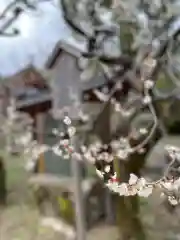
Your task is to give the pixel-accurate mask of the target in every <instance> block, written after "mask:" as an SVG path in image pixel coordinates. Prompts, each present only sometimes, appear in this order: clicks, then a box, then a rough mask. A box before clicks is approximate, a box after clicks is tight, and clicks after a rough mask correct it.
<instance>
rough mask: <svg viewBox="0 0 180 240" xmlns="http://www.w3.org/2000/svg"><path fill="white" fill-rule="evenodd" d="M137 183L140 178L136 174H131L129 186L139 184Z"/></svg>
mask: <svg viewBox="0 0 180 240" xmlns="http://www.w3.org/2000/svg"><path fill="white" fill-rule="evenodd" d="M137 181H138V177H137V176H136V175H135V174H133V173H131V174H130V178H129V184H130V185H134V184H136V183H137Z"/></svg>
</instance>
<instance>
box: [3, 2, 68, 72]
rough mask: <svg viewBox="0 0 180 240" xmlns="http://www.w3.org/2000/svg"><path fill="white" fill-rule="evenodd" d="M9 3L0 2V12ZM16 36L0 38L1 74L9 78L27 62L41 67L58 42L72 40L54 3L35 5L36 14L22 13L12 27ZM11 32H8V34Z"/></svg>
mask: <svg viewBox="0 0 180 240" xmlns="http://www.w3.org/2000/svg"><path fill="white" fill-rule="evenodd" d="M9 1H11V0H0V12H1V11H3V9H4V7H5V6H6V5H7V4H8V2H9ZM12 27H16V28H18V29H19V30H20V31H21V34H20V35H19V36H18V37H9V38H7V37H0V75H2V76H10V75H13V74H14V73H16V72H18V71H20V70H21V69H23V68H25V67H26V66H27V65H28V64H29V63H33V64H35V65H36V66H37V67H38V68H42V67H43V66H44V63H45V62H46V60H47V58H48V56H49V55H50V54H51V52H52V50H53V48H54V46H55V44H56V43H57V42H58V41H59V40H60V39H62V40H63V39H64V40H67V39H72V37H71V31H70V29H68V27H67V25H66V24H65V22H64V20H63V18H62V16H61V11H60V9H59V8H58V5H57V3H54V4H52V3H49V2H45V3H41V4H38V11H37V12H35V13H34V12H32V11H31V12H30V11H25V12H24V13H23V14H22V15H21V16H20V17H19V19H18V20H17V21H16V22H15V23H14V24H13V26H12ZM10 30H11V29H8V31H10Z"/></svg>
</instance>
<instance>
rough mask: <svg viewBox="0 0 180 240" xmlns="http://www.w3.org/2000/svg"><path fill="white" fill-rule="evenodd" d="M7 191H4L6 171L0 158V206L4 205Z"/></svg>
mask: <svg viewBox="0 0 180 240" xmlns="http://www.w3.org/2000/svg"><path fill="white" fill-rule="evenodd" d="M6 198H7V189H6V170H5V167H4V163H3V159H2V158H1V157H0V206H3V205H5V204H6Z"/></svg>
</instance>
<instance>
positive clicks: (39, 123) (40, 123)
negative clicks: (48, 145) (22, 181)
mask: <svg viewBox="0 0 180 240" xmlns="http://www.w3.org/2000/svg"><path fill="white" fill-rule="evenodd" d="M44 124H45V114H44V113H38V114H37V115H36V128H37V141H38V143H39V144H43V142H44ZM38 172H39V173H43V172H45V164H44V154H43V153H42V154H40V156H39V161H38Z"/></svg>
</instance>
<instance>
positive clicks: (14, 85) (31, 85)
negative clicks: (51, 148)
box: [0, 65, 52, 137]
mask: <svg viewBox="0 0 180 240" xmlns="http://www.w3.org/2000/svg"><path fill="white" fill-rule="evenodd" d="M0 89H2V94H1V95H2V99H4V100H3V101H4V103H3V104H2V105H3V106H4V108H6V107H7V105H8V104H9V99H10V98H14V99H15V100H16V107H17V110H20V111H23V112H26V113H28V114H29V115H30V116H31V118H32V119H33V120H34V127H36V125H37V116H38V114H39V113H46V112H47V111H49V110H50V109H51V105H52V101H51V91H50V87H49V86H48V84H47V82H46V80H45V79H44V78H43V77H42V75H41V74H40V73H39V72H38V71H37V70H36V68H35V67H34V66H32V65H29V66H28V67H27V68H25V69H24V70H22V71H20V72H18V73H17V74H15V75H13V76H11V77H9V78H6V79H4V82H3V85H2V86H1V88H0ZM35 136H36V134H35ZM36 137H37V136H36Z"/></svg>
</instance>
